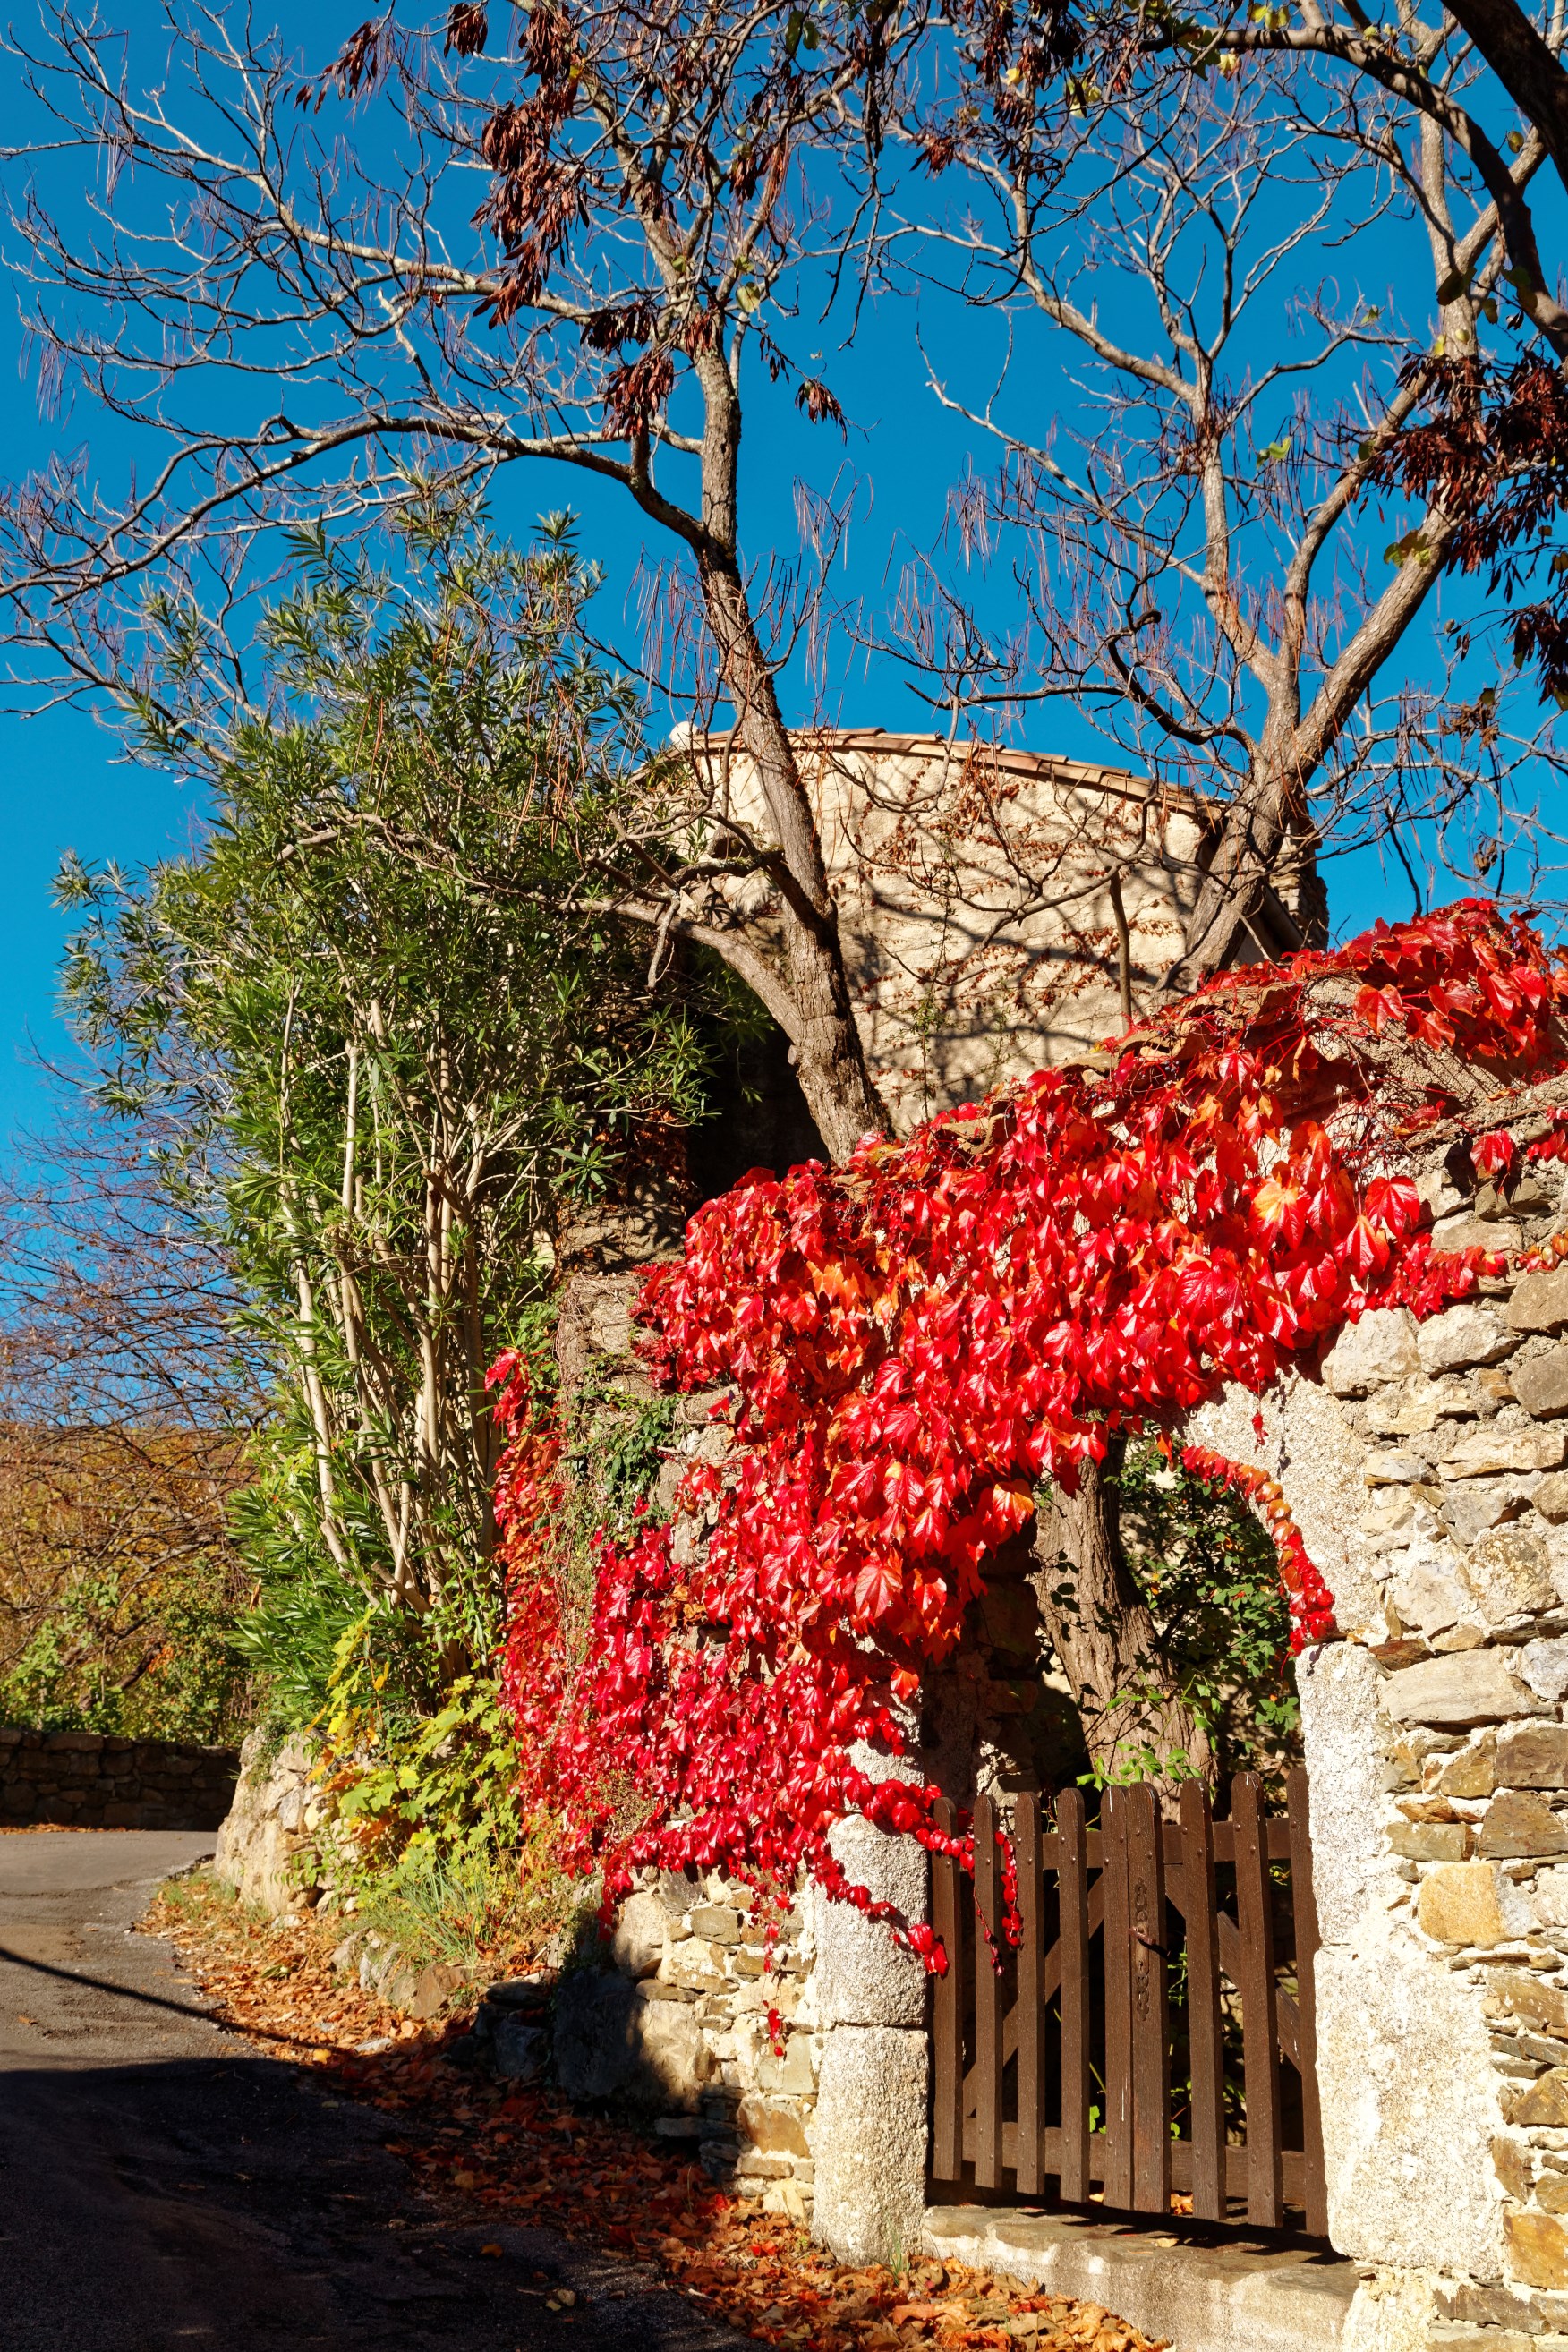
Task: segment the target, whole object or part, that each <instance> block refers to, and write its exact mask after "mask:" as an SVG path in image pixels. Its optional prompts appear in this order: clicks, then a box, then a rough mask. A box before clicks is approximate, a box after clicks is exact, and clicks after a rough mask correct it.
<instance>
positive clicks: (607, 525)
mask: <svg viewBox="0 0 1568 2352" xmlns="http://www.w3.org/2000/svg"><path fill="white" fill-rule="evenodd" d="M118 13H119V14H120V16H121V21H123V22H125V23H127V24H128V26H129V27H130V29H131V32H132V49H131V56H132V71H133V73H134V72H135V70H136V69H137V66H138V63H139V62H141V61H146V63H147V65H149V66H151V67H155V66H156V64H157V62H158V56H159V52H158V49H157V45H156V44H155V42H153V41H152V38H151V37H152V31H153V25H154V23H155V20H156V11H155V10H154V9H153V7H152V5H150V0H124V5H122V7H121V11H119V12H118ZM287 13H288V14H289V15H291V16H293V18H294V21H296V22H306V21H308V23H309V25H310V57H311V60H312V62H314V63H316V64H320V63H321V59H322V58H324V57H325V56H326V55H327V54H330V52H331V50H332V49H333V48H334V47H336V46H337V44H338V42H339V41H340V40H341V39H342V37H343V36H344V34H346V32H348V31H349V30H351V29H352V28H353V25H354V24H355V23H357V22H358V21H359V16H360V13H361V12H360V0H348V5H329V7H328V8H327V9H325V10H323V9H321V7H320V6H317V7H313V8H312V9H311V10H310V12H309V15H308V18H307V16H306V12H304V11H302V10H300V9H299V8H298V6H297V5H294V6H292V7H290V9H289V11H288V12H287ZM142 42H146V43H147V44H148V46H146V47H143V46H142ZM5 70H6V68H4V67H0V75H3V74H4V72H5ZM1401 240H1402V233H1400V232H1397V231H1391V232H1390V233H1389V235H1388V236H1385V237H1384V239H1383V240H1382V242H1381V244H1380V246H1379V247H1378V249H1377V252H1376V256H1375V264H1374V266H1375V267H1377V268H1380V269H1384V268H1385V269H1388V270H1390V271H1393V272H1395V273H1397V272H1398V271H1399V270H1400V268H1401ZM1364 290H1367V291H1368V292H1371V291H1373V290H1375V291H1376V292H1377V293H1378V296H1379V299H1386V295H1385V291H1384V289H1381V288H1379V289H1364ZM1109 299H1110V301H1111V302H1112V304H1113V305H1114V303H1115V302H1116V300H1117V291H1116V289H1114V288H1112V289H1109ZM1112 315H1113V316H1114V315H1115V311H1114V310H1113V311H1112ZM962 324H963V342H962V348H961V349H958V350H957V351H956V352H955V365H956V364H958V363H959V362H961V361H967V362H972V363H973V366H974V367H975V369H976V371H977V372H978V370H979V368H980V367H981V365H982V363H983V362H984V336H985V331H986V330H985V324H984V322H982V323H981V324H980V325H978V326H976V325H975V324H974V322H973V320H972V319H969V318H966V319H965V320H963V322H962ZM925 327H926V331H927V333H928V335H930V334H931V331H932V329H933V327H934V328H936V329H937V330H938V334H937V337H936V340H937V341H939V342H940V341H941V335H940V329H941V327H942V320H941V319H940V317H939V316H938V315H937V314H935V313H934V312H933V310H932V309H931V306H930V305H929V304H928V306H927V310H926V315H925ZM916 330H917V319H916V312H915V309H914V306H913V305H912V304H910V303H907V302H906V303H895V302H891V301H884V304H883V306H882V310H881V312H880V314H879V316H878V317H877V319H876V320H874V322H873V326H872V329H871V331H868V333H867V334H866V335H865V336H864V338H863V340H862V342H861V344H860V346H859V347H858V349H857V350H855V351H854V352H850V353H848V354H835V353H834V352H832V351H831V350H829V351H828V352H826V353H825V354H824V361H825V364H824V368H823V373H825V374H826V375H827V376H828V377H829V379H830V381H831V382H832V383H833V385H834V388H835V390H836V391H837V393H838V394H839V396H840V398H841V399H842V400H843V403H844V405H845V407H846V409H847V411H848V413H849V415H850V419H851V425H852V430H851V432H850V434H849V436H848V438H847V442H845V443H844V444H842V445H841V444H840V443H839V440H838V436H837V434H836V433H834V432H833V431H832V429H831V428H830V427H823V426H818V427H812V426H809V425H806V424H805V422H804V420H802V419H801V418H800V417H798V416H797V415H796V414H795V410H794V408H793V406H792V404H791V402H790V398H789V395H788V394H787V393H786V392H784V391H776V392H763V394H762V396H761V397H753V400H752V406H751V408H750V409H749V413H748V441H747V445H746V467H745V499H744V505H743V509H742V526H743V530H744V534H745V538H746V541H747V544H748V548H749V551H751V552H752V554H753V555H754V554H756V553H758V552H765V551H766V550H767V549H769V548H770V547H776V548H779V549H781V550H783V551H785V552H793V551H795V548H796V546H797V544H798V541H797V530H796V521H795V479H796V477H797V475H799V474H800V473H802V472H805V473H806V474H807V475H808V476H809V478H811V479H812V481H813V482H814V484H815V485H816V488H819V489H823V490H826V489H827V488H830V487H832V486H833V485H834V483H835V481H836V479H837V482H838V483H839V484H840V485H841V486H842V485H844V484H847V482H848V481H849V480H850V478H855V479H856V480H857V482H858V489H857V494H856V497H855V502H854V520H853V522H852V525H851V529H850V531H849V534H848V538H847V549H846V557H845V561H844V562H843V563H842V564H841V566H840V569H839V572H838V574H837V577H838V579H839V581H840V583H841V584H842V586H843V587H844V589H845V591H846V593H853V594H855V595H857V596H858V597H860V598H862V599H863V600H865V602H866V604H868V607H872V608H875V607H876V606H878V605H879V604H882V603H883V602H884V601H885V600H886V598H887V596H888V594H889V591H890V588H891V585H892V583H893V580H894V577H895V575H896V572H897V567H898V564H899V562H900V561H901V560H902V558H903V557H904V556H905V555H906V554H908V553H909V552H910V551H915V550H921V551H930V550H932V549H935V548H937V547H938V546H939V545H940V544H941V543H942V534H943V523H944V516H945V513H946V505H947V497H948V491H949V486H950V485H951V484H952V482H953V481H954V480H955V479H956V478H958V477H959V476H960V474H961V473H962V472H963V468H964V467H965V465H966V463H967V462H968V461H969V460H970V459H971V457H976V460H977V462H978V463H980V464H981V465H982V466H985V465H988V464H989V457H988V454H987V453H986V451H985V449H984V443H983V442H982V441H980V440H979V438H978V436H975V435H974V434H973V432H972V430H971V428H969V427H968V426H967V425H964V424H963V422H962V420H959V419H956V418H954V417H952V416H951V415H945V414H944V413H943V412H942V410H941V409H940V408H939V407H938V405H937V404H935V403H934V402H933V400H932V399H931V394H930V392H929V390H928V388H927V384H926V381H925V370H924V365H923V362H922V361H921V353H920V350H919V348H918V345H917V333H916ZM1272 331H1277V330H1275V329H1267V328H1266V329H1264V330H1263V335H1264V340H1265V341H1267V336H1268V333H1269V332H1272ZM1415 331H1416V332H1417V333H1419V332H1420V331H1421V328H1420V326H1419V324H1417V325H1416V326H1415ZM825 340H826V338H825ZM950 347H952V340H951V339H950ZM20 357H21V341H20V335H19V331H18V326H17V320H16V314H15V311H14V310H8V311H7V313H6V314H5V315H0V448H3V450H4V453H5V454H4V457H3V458H0V472H3V473H5V475H8V476H13V477H14V476H16V475H17V474H21V473H24V472H26V470H28V469H29V468H30V467H34V466H37V465H38V464H40V463H41V462H43V461H44V460H45V459H47V457H48V456H49V455H50V454H51V453H52V452H54V451H56V450H68V449H74V448H77V447H79V446H82V445H84V444H85V445H86V446H87V448H88V450H89V455H90V459H91V464H92V467H93V468H94V469H95V470H96V471H98V472H100V473H101V475H102V476H103V477H104V478H105V479H106V481H108V482H109V483H110V484H111V485H112V484H114V483H116V482H117V481H118V480H119V479H121V478H122V477H123V472H124V468H125V466H126V464H127V462H128V460H129V458H130V457H131V455H132V446H131V442H130V440H129V438H128V436H127V434H126V432H125V429H124V428H123V427H121V426H118V425H111V424H109V423H107V422H106V421H105V420H104V419H103V418H102V417H101V416H100V415H97V414H95V413H94V412H93V411H92V410H91V409H90V408H89V407H87V406H84V405H82V404H80V403H79V404H77V405H75V406H74V407H69V408H68V409H67V410H66V411H65V412H64V413H63V414H62V415H60V417H59V418H58V420H56V421H54V422H46V421H43V420H42V419H41V418H40V416H39V414H38V409H37V399H36V394H35V388H34V385H33V383H31V382H29V381H27V380H26V376H25V375H24V373H22V371H21V369H20V367H19V365H18V362H19V360H20ZM1041 365H1042V367H1046V366H1050V365H1055V366H1057V368H1058V376H1057V378H1056V379H1055V381H1056V382H1057V383H1058V386H1059V389H1058V390H1057V391H1056V392H1054V393H1053V392H1052V391H1051V390H1050V389H1049V387H1048V385H1047V391H1046V394H1045V395H1044V397H1045V400H1046V404H1047V407H1048V406H1049V404H1050V402H1051V401H1052V400H1053V399H1056V400H1058V401H1059V403H1060V404H1061V407H1062V411H1063V413H1064V414H1067V413H1070V409H1071V404H1072V402H1073V401H1074V400H1075V399H1078V398H1079V396H1080V389H1081V372H1080V375H1079V378H1077V379H1074V378H1073V377H1072V375H1071V372H1070V370H1069V371H1068V373H1067V374H1066V375H1063V374H1062V373H1061V372H1060V366H1059V362H1053V361H1050V360H1048V359H1047V356H1046V355H1045V354H1044V353H1042V360H1041ZM1040 380H1041V382H1042V383H1044V382H1045V381H1046V379H1045V378H1044V377H1043V376H1042V377H1041V379H1040ZM974 383H975V379H973V378H972V379H971V382H970V383H969V385H968V386H967V388H968V389H970V390H973V389H974ZM757 389H758V388H757V387H753V388H752V390H753V394H755V393H756V391H757ZM1269 429H1272V426H1270V428H1269ZM977 453H978V454H977ZM561 506H572V507H574V508H575V509H577V510H578V512H579V513H580V515H581V517H582V520H583V541H584V548H585V550H586V551H589V552H592V553H593V554H595V555H596V556H597V557H598V558H599V559H600V560H601V561H602V562H603V563H604V565H605V569H606V572H607V575H608V579H607V584H606V587H605V592H604V596H603V600H602V604H601V607H600V611H601V625H602V629H603V633H604V635H606V636H607V637H609V638H610V639H612V640H613V641H619V642H621V643H623V644H625V645H626V646H628V647H630V646H635V644H636V637H637V631H636V622H635V613H634V609H633V608H634V596H635V581H636V575H637V569H638V566H639V563H640V562H642V561H643V559H644V556H645V552H646V553H647V556H648V557H649V560H651V561H654V562H657V561H658V560H660V559H661V558H662V557H663V556H664V555H665V554H666V552H667V549H666V548H665V547H664V546H653V547H646V548H645V540H644V533H643V529H642V526H641V522H640V518H639V517H638V516H637V513H636V510H635V509H633V507H632V506H631V503H630V501H629V499H626V497H625V495H624V494H623V493H621V492H620V491H618V490H617V489H616V488H612V487H610V486H605V485H598V484H595V483H594V482H593V481H592V480H591V479H590V478H586V477H584V476H583V475H580V474H578V473H576V472H574V471H573V470H571V469H568V468H564V467H544V466H539V465H531V466H517V467H513V468H512V469H511V470H510V474H509V475H507V476H504V477H503V478H501V482H500V487H499V488H498V492H497V499H496V510H497V515H498V519H499V520H500V522H501V523H502V524H503V525H504V526H505V527H507V528H508V529H510V530H511V531H513V532H515V533H518V534H522V533H525V532H526V531H527V530H528V528H529V525H530V523H531V520H532V518H533V517H534V516H536V515H537V514H539V513H541V512H543V511H545V510H546V509H551V508H556V507H561ZM1372 528H1373V531H1374V532H1376V531H1378V530H1380V526H1379V525H1378V524H1377V523H1375V522H1374V523H1373V526H1372ZM1381 543H1382V542H1381V537H1380V538H1379V540H1378V544H1379V545H1380V546H1381ZM792 685H793V688H794V691H795V696H796V708H795V715H805V684H804V680H803V679H802V678H801V677H799V676H798V674H797V675H796V677H795V678H794V680H793V681H792ZM1048 713H1049V715H1048V716H1047V715H1036V716H1035V717H1033V718H1031V719H1029V720H1028V721H1027V722H1026V730H1025V733H1026V740H1028V741H1029V742H1030V743H1031V744H1032V745H1033V746H1034V747H1035V748H1037V749H1041V750H1056V751H1065V752H1068V753H1079V754H1084V753H1090V754H1092V753H1093V752H1095V751H1100V753H1101V755H1103V745H1101V744H1100V743H1098V742H1097V740H1096V739H1095V737H1094V736H1093V734H1092V732H1091V730H1089V727H1088V726H1087V725H1086V724H1085V723H1084V722H1083V721H1082V720H1081V719H1079V718H1078V717H1077V716H1076V715H1075V714H1074V713H1073V712H1071V711H1070V710H1067V709H1064V707H1063V706H1061V705H1059V704H1057V705H1052V706H1048ZM825 715H826V716H827V717H829V718H830V719H836V720H838V721H841V722H842V723H847V724H880V725H883V726H888V727H893V728H899V727H907V728H918V727H921V726H922V725H925V724H929V723H930V721H929V719H928V717H927V715H926V713H925V711H924V710H923V709H922V706H921V702H920V701H919V699H918V698H916V697H915V695H914V694H913V693H911V691H910V688H909V686H908V684H907V682H906V681H905V679H904V678H903V677H902V676H901V675H900V673H899V671H898V670H897V669H896V668H894V667H892V666H890V665H888V664H881V665H878V666H877V667H875V668H874V669H873V670H872V671H871V672H870V673H869V674H868V667H867V664H866V661H865V659H864V657H863V656H857V655H855V654H854V652H853V651H852V649H851V648H850V647H849V646H847V645H846V644H843V643H840V645H839V646H838V647H837V652H836V654H835V656H834V660H833V663H832V665H831V672H830V680H829V687H828V693H827V699H826V706H825ZM0 784H3V787H4V790H5V810H6V814H7V818H8V824H7V830H6V848H7V855H6V856H5V860H4V864H3V866H0V1139H4V1138H5V1137H6V1136H8V1135H10V1134H13V1133H14V1132H15V1131H16V1129H19V1128H26V1127H28V1126H30V1125H36V1124H38V1123H39V1122H40V1121H41V1120H43V1119H44V1118H46V1117H47V1093H46V1089H45V1087H44V1086H43V1084H42V1082H41V1081H40V1078H39V1076H38V1075H37V1071H36V1070H35V1068H34V1067H33V1066H31V1058H30V1057H31V1054H32V1051H33V1048H34V1046H37V1048H41V1049H42V1051H43V1052H44V1053H45V1054H46V1055H57V1056H58V1055H66V1054H68V1052H69V1045H68V1039H67V1037H66V1036H65V1034H64V1032H63V1030H62V1029H61V1027H60V1025H59V1024H58V1021H57V1019H56V1017H55V1010H54V1007H55V992H56V987H57V975H58V960H59V955H60V950H61V948H62V945H63V940H64V937H65V931H66V925H65V923H64V920H63V919H62V918H60V917H59V916H58V914H57V913H56V912H55V911H54V910H53V909H52V908H51V906H50V903H49V885H50V880H51V877H52V876H53V874H54V873H55V871H56V869H57V867H58V864H59V861H60V858H61V856H62V855H63V854H64V853H65V852H66V851H67V850H68V849H73V850H75V851H77V852H79V854H80V855H81V856H84V857H86V858H88V859H89V860H94V861H97V860H103V859H110V858H112V859H116V860H119V861H120V862H121V863H122V864H125V865H128V866H137V865H139V864H142V863H144V862H147V861H150V860H153V859H156V858H158V857H160V856H165V855H167V854H169V853H170V852H171V851H173V850H175V849H178V848H181V847H183V846H184V845H185V844H186V843H187V842H188V841H189V839H190V838H191V836H192V834H193V830H194V829H195V827H196V826H197V825H198V824H199V818H200V811H199V808H198V807H197V806H195V804H194V803H193V799H192V796H191V794H190V793H189V791H188V790H187V789H185V788H183V787H182V786H181V785H180V784H179V783H178V782H176V781H175V780H174V779H172V778H170V777H168V776H164V775H161V774H159V773H156V772H150V771H147V770H144V769H140V768H137V767H134V766H132V765H129V764H127V763H125V762H123V761H120V760H118V759H117V758H116V756H115V745H114V740H113V737H112V734H111V732H110V730H108V729H107V728H106V727H105V726H104V725H102V724H100V723H96V722H95V720H94V719H93V718H92V717H91V716H90V715H89V714H88V713H86V712H83V711H75V710H53V711H50V712H47V713H46V714H44V715H42V716H39V717H36V718H32V719H26V720H23V719H17V718H8V719H0ZM1331 889H1332V907H1333V916H1334V919H1335V924H1336V928H1337V929H1339V930H1340V931H1342V932H1343V931H1345V930H1347V929H1356V928H1359V927H1360V925H1361V924H1363V922H1365V921H1367V920H1370V919H1371V918H1372V917H1373V915H1375V914H1377V913H1382V912H1387V913H1405V912H1407V911H1408V904H1407V901H1405V899H1404V898H1403V894H1400V895H1398V896H1396V895H1395V894H1394V891H1393V890H1392V888H1391V887H1387V886H1385V885H1384V882H1383V880H1382V877H1381V876H1380V874H1379V872H1378V869H1377V866H1376V863H1375V860H1363V861H1361V862H1360V865H1359V866H1358V868H1357V869H1355V870H1347V869H1346V868H1344V867H1342V866H1341V867H1337V868H1336V869H1335V870H1334V873H1333V876H1332V880H1331ZM29 1041H31V1043H30V1042H29Z"/></svg>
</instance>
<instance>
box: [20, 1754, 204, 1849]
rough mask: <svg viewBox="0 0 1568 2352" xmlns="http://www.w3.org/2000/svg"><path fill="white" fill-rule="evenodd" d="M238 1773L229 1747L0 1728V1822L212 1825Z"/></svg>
mask: <svg viewBox="0 0 1568 2352" xmlns="http://www.w3.org/2000/svg"><path fill="white" fill-rule="evenodd" d="M238 1774H239V1758H238V1756H237V1754H236V1752H235V1750H234V1749H233V1748H197V1747H192V1746H187V1745H186V1744H185V1743H184V1742H183V1741H178V1740H163V1739H118V1738H110V1737H109V1736H108V1735H107V1734H105V1733H103V1732H98V1731H0V1827H7V1828H19V1827H21V1826H22V1825H24V1824H35V1825H37V1824H44V1823H49V1822H53V1823H56V1824H58V1826H59V1827H61V1828H70V1829H95V1830H216V1828H217V1826H218V1823H219V1822H221V1821H222V1820H223V1817H224V1815H225V1814H226V1812H227V1811H228V1808H229V1801H230V1800H231V1798H232V1797H233V1795H234V1785H235V1781H236V1780H237V1777H238Z"/></svg>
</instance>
